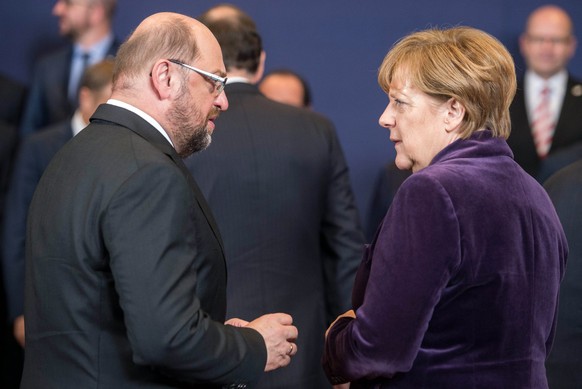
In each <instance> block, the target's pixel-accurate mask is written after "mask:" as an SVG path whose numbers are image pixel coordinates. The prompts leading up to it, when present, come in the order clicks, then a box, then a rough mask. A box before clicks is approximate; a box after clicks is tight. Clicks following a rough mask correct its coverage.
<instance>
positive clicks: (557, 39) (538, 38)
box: [526, 34, 571, 46]
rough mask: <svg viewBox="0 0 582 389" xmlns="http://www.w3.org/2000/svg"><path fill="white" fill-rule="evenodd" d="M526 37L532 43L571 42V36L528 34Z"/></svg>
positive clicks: (554, 43) (559, 43) (553, 43)
mask: <svg viewBox="0 0 582 389" xmlns="http://www.w3.org/2000/svg"><path fill="white" fill-rule="evenodd" d="M526 38H527V40H528V41H529V42H530V43H532V44H534V45H543V44H544V43H546V42H547V43H550V44H551V45H552V46H558V45H563V46H565V45H567V44H569V43H570V42H571V36H566V37H543V36H537V35H530V34H527V36H526Z"/></svg>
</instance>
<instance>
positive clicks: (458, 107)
mask: <svg viewBox="0 0 582 389" xmlns="http://www.w3.org/2000/svg"><path fill="white" fill-rule="evenodd" d="M445 104H446V107H445V108H446V109H445V115H446V116H445V125H446V130H447V132H451V131H454V130H456V129H459V128H460V127H461V123H462V122H463V118H464V117H465V106H464V105H463V104H461V102H460V101H459V100H457V99H455V98H454V97H451V98H450V99H448V100H447V102H446V103H445Z"/></svg>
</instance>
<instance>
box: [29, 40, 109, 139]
mask: <svg viewBox="0 0 582 389" xmlns="http://www.w3.org/2000/svg"><path fill="white" fill-rule="evenodd" d="M118 48H119V42H117V41H113V43H112V44H111V46H110V48H109V50H108V55H109V56H114V55H115V53H116V52H117V49H118ZM72 55H73V46H72V45H69V46H67V47H65V48H63V49H61V50H59V51H57V52H55V53H52V54H50V55H47V56H46V57H43V58H42V59H41V60H40V61H39V62H38V64H37V65H36V66H35V69H34V74H33V77H32V82H31V85H30V93H29V96H28V100H27V102H26V109H25V111H24V116H23V118H22V123H21V125H20V135H21V136H25V135H28V134H30V133H32V132H35V131H37V130H38V129H40V128H44V127H47V126H49V125H52V124H55V123H57V122H60V121H62V120H65V119H67V118H68V117H69V116H70V115H72V114H73V112H74V111H75V109H76V108H77V105H76V104H73V103H72V102H71V101H70V99H69V97H68V95H67V93H68V92H67V90H68V87H69V74H70V71H71V58H72Z"/></svg>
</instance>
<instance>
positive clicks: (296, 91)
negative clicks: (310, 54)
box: [259, 74, 305, 107]
mask: <svg viewBox="0 0 582 389" xmlns="http://www.w3.org/2000/svg"><path fill="white" fill-rule="evenodd" d="M259 90H260V91H261V93H262V94H264V95H265V96H266V97H267V98H269V99H271V100H275V101H277V102H279V103H283V104H288V105H293V106H295V107H305V105H304V104H303V102H304V94H305V91H304V90H303V85H302V84H301V81H299V80H298V79H297V78H296V77H293V76H291V75H281V74H272V75H269V76H267V77H265V78H264V79H263V81H261V84H260V85H259Z"/></svg>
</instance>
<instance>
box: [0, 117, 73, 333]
mask: <svg viewBox="0 0 582 389" xmlns="http://www.w3.org/2000/svg"><path fill="white" fill-rule="evenodd" d="M72 136H73V129H72V128H71V121H70V120H66V121H64V122H61V123H59V124H55V125H53V126H50V127H49V128H47V129H46V130H43V131H40V132H37V133H34V134H31V135H30V136H28V137H27V138H26V139H25V140H24V141H23V142H22V144H21V146H20V148H19V152H18V157H17V159H16V161H15V164H14V172H13V174H12V178H11V180H10V187H9V189H8V194H7V198H6V207H5V217H4V221H5V223H6V225H7V226H10V227H9V228H6V229H5V230H4V232H3V235H2V242H3V248H2V249H3V252H2V254H3V260H4V278H5V279H4V282H5V285H6V295H7V297H8V318H9V320H10V322H11V323H12V322H13V321H14V319H16V317H17V316H20V315H22V314H23V312H24V240H25V239H24V238H25V236H26V218H27V215H28V207H29V205H30V201H31V200H32V195H33V194H34V190H35V189H36V185H37V184H38V181H39V180H40V177H41V176H42V174H43V172H44V170H45V169H46V167H47V166H48V164H49V162H50V160H51V158H52V157H53V156H54V155H55V154H56V153H57V151H58V150H59V149H60V148H61V147H62V146H63V145H64V144H65V143H66V142H67V141H68V140H69V139H71V138H72Z"/></svg>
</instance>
